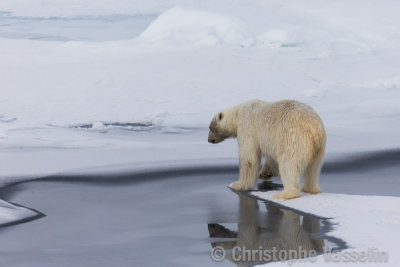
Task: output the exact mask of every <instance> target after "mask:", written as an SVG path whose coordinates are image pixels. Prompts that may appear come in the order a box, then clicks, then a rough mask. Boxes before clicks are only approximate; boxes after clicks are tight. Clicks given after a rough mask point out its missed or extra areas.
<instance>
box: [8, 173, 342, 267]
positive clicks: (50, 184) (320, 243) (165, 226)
mask: <svg viewBox="0 0 400 267" xmlns="http://www.w3.org/2000/svg"><path fill="white" fill-rule="evenodd" d="M109 178H110V179H106V178H103V179H102V182H100V183H98V182H96V181H95V180H93V179H92V180H90V181H88V180H85V179H79V178H75V181H74V178H71V179H70V180H71V181H70V182H67V181H56V180H51V179H50V180H42V181H32V182H27V183H22V184H18V185H14V186H10V187H8V188H5V189H2V192H1V195H0V197H2V198H5V199H6V200H8V201H12V202H16V203H19V204H22V205H26V206H29V207H34V208H35V209H37V210H39V211H40V212H42V213H44V214H45V215H46V216H45V217H42V218H40V219H38V220H35V221H31V222H28V223H24V224H18V225H13V226H8V227H3V228H0V236H1V242H0V265H1V266H160V264H162V265H163V266H212V265H216V266H235V264H237V265H238V266H246V265H250V264H254V263H255V261H251V258H249V260H244V261H238V262H236V263H235V264H234V263H232V257H231V256H230V255H227V256H226V259H225V260H224V261H223V262H222V263H220V262H218V263H217V262H214V261H213V260H212V259H211V257H210V252H211V249H212V248H213V247H216V246H221V247H222V248H224V249H227V250H229V249H231V248H232V246H239V247H241V248H243V249H252V250H259V249H262V250H267V249H268V250H269V249H272V248H273V247H277V248H278V249H279V250H284V249H285V250H287V249H294V248H298V247H299V246H301V247H303V248H304V249H305V250H307V251H310V250H315V251H317V252H321V251H322V249H323V247H324V246H325V245H327V246H329V247H340V246H343V245H344V244H343V243H342V242H341V241H340V240H335V239H332V238H328V239H326V236H325V233H326V232H328V231H329V229H330V225H329V223H328V222H327V221H326V220H323V219H320V218H316V217H312V216H307V215H305V214H299V213H296V212H294V211H291V210H285V209H282V208H278V207H276V206H274V205H272V204H268V203H265V202H262V201H259V200H256V199H255V198H251V197H249V196H247V195H245V194H242V193H239V194H237V193H235V192H233V191H231V190H229V189H228V188H227V187H226V185H227V184H228V183H229V181H230V180H232V174H230V173H225V174H218V173H217V174H213V173H212V172H209V173H208V174H206V175H204V174H192V175H187V176H185V175H178V176H177V177H167V178H166V179H156V177H153V178H154V179H146V180H140V179H138V180H137V181H135V179H133V180H130V181H128V180H127V179H125V178H123V179H121V177H109Z"/></svg>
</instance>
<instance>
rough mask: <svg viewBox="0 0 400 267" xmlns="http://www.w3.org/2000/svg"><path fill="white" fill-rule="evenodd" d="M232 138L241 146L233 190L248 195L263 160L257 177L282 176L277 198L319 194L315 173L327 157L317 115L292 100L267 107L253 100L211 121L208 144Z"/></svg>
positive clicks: (228, 109) (322, 128) (322, 127)
mask: <svg viewBox="0 0 400 267" xmlns="http://www.w3.org/2000/svg"><path fill="white" fill-rule="evenodd" d="M230 137H236V138H237V141H238V145H239V168H240V177H239V181H237V182H235V183H233V184H232V185H231V188H232V189H235V190H250V189H252V188H253V187H254V184H255V182H256V175H257V172H258V171H259V166H260V161H261V157H266V162H265V164H264V166H263V168H262V170H261V174H260V177H261V178H270V177H272V176H278V175H280V177H281V180H282V183H283V186H284V190H283V191H282V192H280V193H279V194H278V195H277V197H279V198H283V199H290V198H295V197H299V196H300V178H301V175H302V174H303V173H304V178H305V179H304V185H303V187H302V188H301V190H302V191H303V192H307V193H312V194H317V193H320V192H321V190H320V188H319V186H318V180H319V174H320V170H321V165H322V161H323V158H324V153H325V144H326V134H325V129H324V125H323V123H322V121H321V119H320V117H319V116H318V115H317V113H315V111H314V110H313V109H312V108H311V107H309V106H307V105H305V104H303V103H300V102H297V101H294V100H282V101H278V102H265V101H261V100H251V101H247V102H245V103H243V104H240V105H237V106H233V107H230V108H227V109H225V110H223V111H222V112H219V113H218V114H217V115H215V116H214V118H213V119H212V121H211V124H210V133H209V135H208V141H209V142H210V143H214V144H216V143H219V142H222V141H224V140H225V139H226V138H230Z"/></svg>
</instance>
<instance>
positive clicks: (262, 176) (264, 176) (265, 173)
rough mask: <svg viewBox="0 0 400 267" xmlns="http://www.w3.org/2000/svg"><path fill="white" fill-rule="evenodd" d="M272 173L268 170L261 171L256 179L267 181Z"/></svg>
mask: <svg viewBox="0 0 400 267" xmlns="http://www.w3.org/2000/svg"><path fill="white" fill-rule="evenodd" d="M273 176H274V175H273V173H272V172H271V171H270V170H261V171H260V173H259V174H258V177H260V179H262V180H264V181H268V180H270V179H271V178H272V177H273Z"/></svg>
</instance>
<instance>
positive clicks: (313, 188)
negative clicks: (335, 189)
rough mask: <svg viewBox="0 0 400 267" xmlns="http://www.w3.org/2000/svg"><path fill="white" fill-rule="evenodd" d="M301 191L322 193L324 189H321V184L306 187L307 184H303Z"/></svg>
mask: <svg viewBox="0 0 400 267" xmlns="http://www.w3.org/2000/svg"><path fill="white" fill-rule="evenodd" d="M301 192H304V193H310V194H319V193H321V192H322V191H321V189H320V188H319V186H314V187H305V186H303V187H302V188H301Z"/></svg>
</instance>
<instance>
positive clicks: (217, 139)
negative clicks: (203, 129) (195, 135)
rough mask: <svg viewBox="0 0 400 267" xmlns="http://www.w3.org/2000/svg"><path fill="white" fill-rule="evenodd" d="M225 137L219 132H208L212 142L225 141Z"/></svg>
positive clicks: (209, 139)
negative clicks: (219, 134)
mask: <svg viewBox="0 0 400 267" xmlns="http://www.w3.org/2000/svg"><path fill="white" fill-rule="evenodd" d="M225 139H226V138H225V137H220V136H218V134H215V133H214V132H213V131H210V132H209V134H208V142H209V143H211V144H218V143H221V142H222V141H224V140H225Z"/></svg>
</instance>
